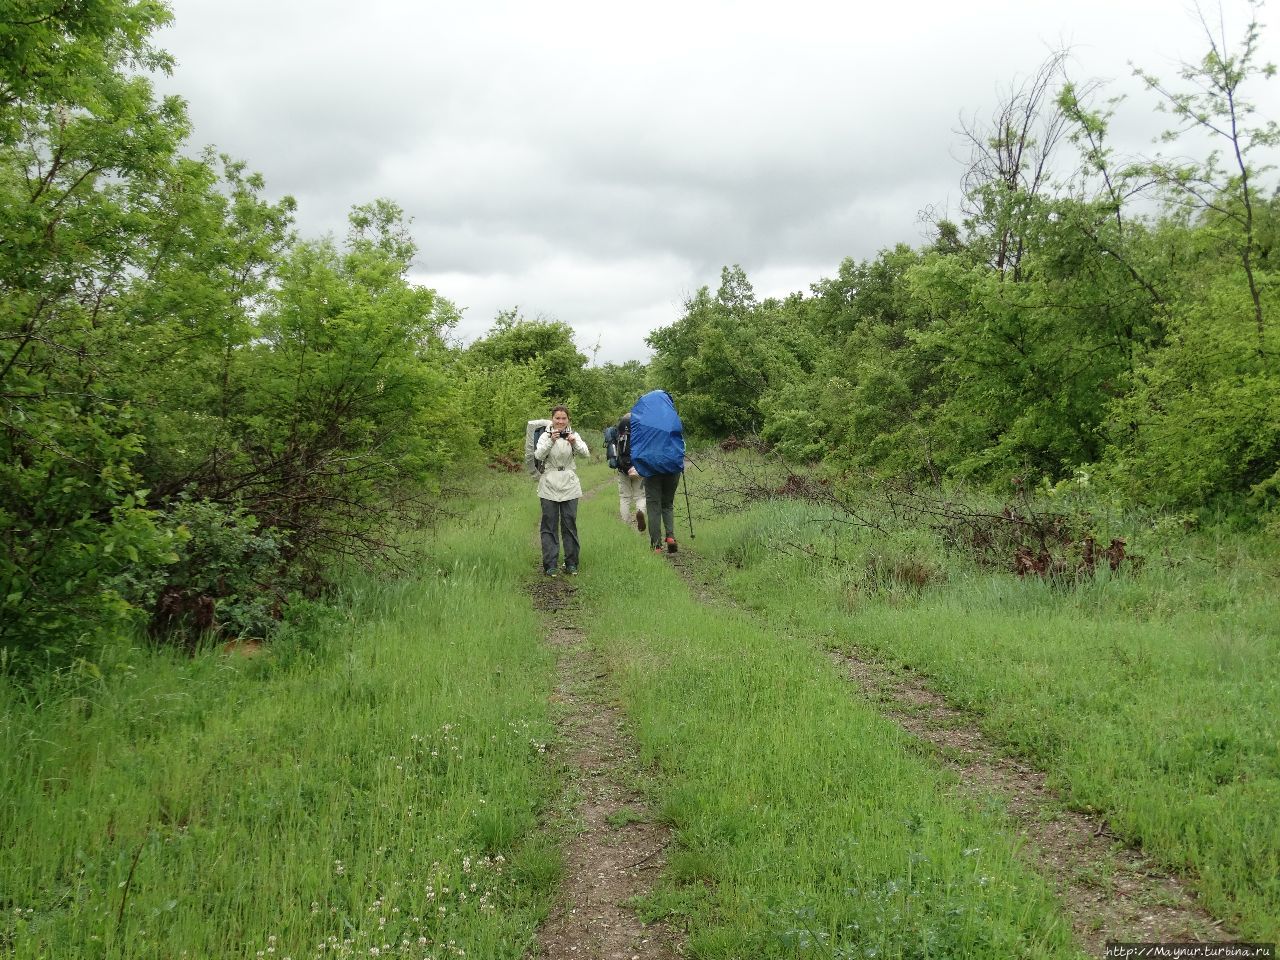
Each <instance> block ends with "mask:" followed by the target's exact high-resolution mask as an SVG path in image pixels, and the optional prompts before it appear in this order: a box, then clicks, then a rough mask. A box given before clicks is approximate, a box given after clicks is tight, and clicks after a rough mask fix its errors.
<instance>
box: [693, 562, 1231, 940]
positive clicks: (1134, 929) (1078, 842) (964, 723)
mask: <svg viewBox="0 0 1280 960" xmlns="http://www.w3.org/2000/svg"><path fill="white" fill-rule="evenodd" d="M672 559H673V560H675V561H676V563H675V566H676V568H677V569H678V570H679V571H680V574H681V575H682V576H683V577H684V578H685V581H686V582H687V583H688V584H689V585H690V587H691V588H692V589H693V591H694V593H695V595H696V596H697V597H698V599H699V600H700V601H701V602H704V603H713V604H729V605H731V606H733V607H734V608H735V609H741V610H744V611H746V608H745V607H742V605H740V604H738V603H736V602H735V601H734V600H733V599H732V598H730V597H729V596H728V595H727V594H726V593H725V592H724V591H723V590H721V589H718V588H717V587H716V586H714V585H713V584H712V583H711V582H710V581H709V580H708V579H706V578H705V577H703V576H701V575H700V573H699V571H698V568H697V561H696V559H695V558H693V557H691V556H690V554H689V552H688V551H687V550H686V551H684V552H682V553H681V554H678V555H677V556H676V557H673V558H672ZM746 612H748V613H749V615H751V616H755V617H756V618H757V619H761V618H760V616H759V614H757V613H754V612H752V611H746ZM827 654H828V656H829V657H830V659H831V661H832V663H833V664H834V665H835V667H836V668H837V669H838V670H839V671H841V672H842V673H844V674H845V675H846V676H848V678H849V679H850V680H851V681H852V682H853V683H854V684H856V685H857V687H858V688H859V691H860V692H861V693H862V695H864V696H866V697H867V698H869V699H870V700H871V701H872V702H873V703H876V704H877V706H878V707H879V709H880V711H881V712H882V713H883V714H884V715H885V716H886V717H888V718H889V719H891V720H893V721H894V722H896V723H897V724H898V725H899V726H901V727H902V728H903V729H904V730H906V731H907V732H908V733H910V734H912V735H913V736H914V737H916V738H917V739H918V740H920V741H922V742H924V743H925V744H928V745H929V748H930V750H931V751H932V752H933V753H934V755H935V756H937V757H938V758H939V759H940V760H941V761H942V762H943V763H945V764H946V765H947V766H949V767H950V768H951V769H952V770H953V771H954V772H955V774H956V776H957V779H958V781H959V785H960V787H961V789H963V790H964V791H966V792H967V793H969V794H970V795H971V796H977V797H984V796H994V797H996V798H998V799H999V801H1000V802H1001V804H1002V806H1003V807H1004V809H1005V812H1006V813H1007V815H1008V817H1009V818H1010V821H1011V822H1012V824H1013V826H1014V828H1015V829H1016V830H1017V832H1018V834H1019V836H1020V837H1021V838H1022V839H1023V840H1024V841H1025V842H1026V844H1027V846H1026V847H1025V848H1024V850H1025V853H1026V860H1027V863H1028V865H1029V866H1030V867H1032V868H1033V869H1035V870H1036V871H1037V872H1038V873H1040V874H1041V875H1042V876H1043V877H1045V878H1046V879H1047V880H1048V881H1049V882H1050V883H1051V884H1052V885H1053V887H1054V888H1055V890H1056V892H1057V894H1058V897H1059V899H1060V900H1061V902H1062V906H1063V909H1064V911H1065V913H1066V915H1067V918H1068V920H1069V922H1070V923H1071V927H1072V930H1073V932H1074V933H1075V935H1076V937H1077V938H1078V940H1079V941H1080V944H1081V946H1083V947H1084V948H1085V949H1086V950H1087V951H1088V952H1089V953H1091V954H1093V955H1095V956H1101V955H1102V954H1103V953H1104V951H1105V944H1106V942H1107V941H1108V940H1120V941H1140V942H1148V943H1151V942H1160V943H1174V942H1185V941H1192V942H1200V941H1225V940H1234V939H1238V938H1237V937H1236V936H1235V935H1234V934H1233V933H1232V932H1231V931H1230V930H1228V929H1227V928H1225V927H1224V925H1223V923H1222V922H1221V921H1218V920H1215V919H1214V918H1213V917H1212V916H1211V915H1210V914H1209V913H1207V912H1206V911H1205V910H1204V909H1203V908H1201V907H1200V906H1199V905H1198V904H1197V903H1196V900H1195V895H1194V893H1193V892H1192V891H1190V890H1189V889H1188V887H1187V886H1186V885H1185V884H1184V883H1182V882H1181V881H1180V880H1179V879H1178V878H1177V877H1175V876H1172V875H1171V874H1169V873H1168V872H1166V871H1163V870H1161V869H1160V868H1159V867H1158V866H1156V865H1155V864H1154V863H1153V862H1151V861H1150V860H1149V859H1147V858H1146V857H1145V856H1144V855H1143V853H1142V851H1141V850H1138V849H1134V848H1132V847H1130V846H1128V845H1126V844H1125V843H1123V842H1122V841H1120V840H1118V839H1117V838H1116V837H1114V836H1113V835H1112V834H1111V833H1110V832H1109V831H1108V830H1107V826H1106V821H1105V819H1103V818H1102V817H1098V816H1092V815H1089V814H1085V813H1080V812H1077V811H1072V810H1069V809H1067V807H1066V805H1065V804H1064V803H1063V801H1062V799H1061V798H1060V797H1059V796H1058V794H1057V793H1056V792H1055V791H1054V790H1053V789H1052V788H1050V787H1049V786H1048V783H1047V778H1046V777H1045V775H1044V773H1042V772H1041V771H1039V770H1036V769H1033V768H1031V767H1029V766H1027V765H1025V764H1023V763H1020V762H1018V761H1016V760H1013V759H1011V758H1009V757H1007V756H1004V755H1002V754H1001V753H1000V751H999V750H998V749H997V748H996V747H995V746H994V745H993V744H992V743H991V742H990V741H989V740H988V739H987V738H986V737H984V736H983V734H982V732H981V731H980V730H979V729H978V727H977V725H976V724H975V723H974V721H973V719H972V718H971V717H970V716H968V715H967V714H965V713H964V712H963V711H961V710H957V709H956V708H954V707H952V706H950V705H949V704H948V703H947V702H946V700H945V699H944V698H943V697H942V696H941V695H940V694H938V693H937V692H935V691H933V690H931V689H930V688H929V687H927V686H926V685H925V684H923V683H922V682H920V681H918V680H916V679H914V678H907V677H902V676H900V675H898V674H895V673H894V672H893V671H892V670H890V669H889V668H888V667H886V666H884V665H882V664H878V663H875V662H873V661H870V660H867V659H864V658H862V657H860V656H858V655H857V654H856V653H852V652H850V651H848V650H845V649H841V648H835V647H828V648H827Z"/></svg>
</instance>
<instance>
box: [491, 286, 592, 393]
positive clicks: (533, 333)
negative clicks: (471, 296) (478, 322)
mask: <svg viewBox="0 0 1280 960" xmlns="http://www.w3.org/2000/svg"><path fill="white" fill-rule="evenodd" d="M467 357H468V359H469V360H470V361H472V362H473V363H474V365H475V366H477V367H480V368H485V369H495V368H497V367H501V366H504V365H507V364H528V365H529V366H530V367H531V368H532V369H534V370H536V371H537V372H538V376H539V378H540V379H541V381H542V384H543V389H544V392H545V395H546V396H548V397H552V398H557V397H558V398H567V397H568V396H569V395H570V394H572V393H573V391H574V388H575V387H576V386H577V382H578V377H579V375H580V374H581V372H582V368H583V367H584V366H585V365H586V363H587V358H586V357H585V356H584V355H583V354H582V353H581V352H579V350H578V348H577V345H576V344H575V343H574V341H573V328H572V327H570V326H569V325H568V324H566V323H561V322H560V321H558V320H545V319H537V320H529V319H526V318H525V317H523V316H521V315H520V312H519V308H514V307H513V308H512V309H510V310H504V311H502V312H501V313H499V314H498V317H497V319H496V320H495V321H494V324H493V326H492V327H491V328H490V329H489V332H488V333H487V334H485V335H484V336H483V337H481V338H480V339H479V340H477V341H475V343H473V344H471V346H470V347H469V348H468V349H467Z"/></svg>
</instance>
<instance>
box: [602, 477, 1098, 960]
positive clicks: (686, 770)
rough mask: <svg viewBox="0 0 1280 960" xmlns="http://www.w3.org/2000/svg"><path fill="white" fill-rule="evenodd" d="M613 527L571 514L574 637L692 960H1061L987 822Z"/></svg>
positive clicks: (756, 634)
mask: <svg viewBox="0 0 1280 960" xmlns="http://www.w3.org/2000/svg"><path fill="white" fill-rule="evenodd" d="M616 510H617V507H616V501H615V500H614V499H613V496H612V490H611V488H606V489H605V490H604V491H603V492H602V495H601V496H599V497H597V498H596V499H595V500H593V501H591V502H588V503H586V504H584V506H583V509H582V511H581V518H580V527H581V529H582V531H583V568H582V569H583V573H582V575H581V576H580V577H579V581H578V584H579V587H580V590H579V597H580V602H581V603H582V605H583V607H584V612H583V615H582V616H581V617H580V618H579V623H580V624H582V625H583V626H584V627H585V628H586V629H587V630H588V631H589V638H590V641H591V642H592V643H593V645H594V646H596V647H597V648H598V649H599V651H600V652H601V654H602V656H603V657H604V658H605V660H606V662H607V663H608V664H609V666H610V669H611V672H612V675H613V682H614V683H615V684H616V690H617V694H618V696H619V699H620V702H621V703H622V705H623V707H624V709H625V711H626V713H627V716H628V717H629V720H630V723H631V725H632V729H633V732H634V734H635V736H636V738H637V740H638V742H639V744H640V747H641V751H642V753H641V756H642V761H643V762H644V763H646V764H648V765H649V767H650V769H651V770H652V771H653V776H652V778H651V780H650V782H649V791H650V794H651V802H652V803H653V805H654V807H655V809H656V810H657V811H658V812H659V814H660V816H661V817H662V818H663V819H664V820H666V821H667V822H669V823H670V824H671V825H672V826H673V827H674V829H675V831H676V840H675V843H674V845H673V847H672V849H671V850H669V851H668V853H669V869H668V871H667V874H666V876H665V878H664V881H663V883H662V885H661V887H660V889H659V890H658V891H657V892H656V893H655V894H654V895H653V896H652V897H650V898H649V899H648V900H647V902H646V911H647V913H648V914H649V915H650V916H665V917H667V918H668V919H670V920H672V921H674V922H676V923H677V924H681V925H683V926H685V927H686V929H687V931H688V937H689V952H690V954H691V955H692V956H695V957H700V958H741V957H751V958H769V957H793V956H812V957H830V958H846V957H866V956H879V957H955V956H973V957H1013V956H1022V957H1064V956H1074V955H1076V950H1075V947H1074V946H1073V943H1072V937H1071V934H1070V931H1069V929H1068V928H1067V925H1066V923H1065V921H1064V919H1063V917H1062V915H1061V913H1060V911H1059V909H1058V906H1057V904H1056V903H1055V901H1054V899H1053V897H1052V896H1051V895H1050V894H1049V892H1048V891H1047V889H1046V885H1045V883H1044V882H1043V881H1042V879H1041V878H1039V877H1038V876H1036V875H1035V874H1034V873H1032V872H1031V871H1029V870H1028V869H1026V868H1025V867H1024V866H1023V865H1022V864H1021V862H1020V861H1019V860H1018V858H1017V857H1016V855H1015V851H1014V849H1013V847H1012V845H1011V841H1010V840H1009V839H1008V837H1009V835H1008V833H1007V832H1006V831H1005V830H1004V829H1003V824H1002V822H1001V814H1000V813H999V812H998V811H994V810H989V809H983V808H981V807H980V806H978V805H977V804H976V803H974V802H970V801H967V800H965V799H961V798H959V797H958V795H957V794H956V793H955V791H954V790H953V786H954V784H953V781H952V778H951V777H950V775H949V774H947V773H945V772H943V771H941V770H940V769H939V768H938V767H937V766H936V765H934V764H932V763H931V762H929V761H928V760H927V759H923V758H921V757H920V756H919V755H918V753H917V751H915V750H914V749H913V748H912V745H911V742H910V740H909V738H907V737H906V736H905V735H904V734H903V733H901V732H900V731H899V730H898V729H897V728H896V727H895V726H894V725H893V724H891V723H889V722H888V721H886V720H884V719H883V718H882V717H881V716H880V715H879V714H877V713H876V711H875V710H874V709H873V708H872V707H871V706H870V705H869V704H867V703H865V702H864V701H862V700H861V699H859V698H858V697H857V696H855V695H853V694H852V692H851V690H850V688H849V685H848V683H847V682H846V681H844V680H842V679H841V677H840V676H839V675H838V674H837V672H836V671H835V669H834V668H833V667H832V666H831V664H830V663H829V661H828V660H827V659H826V657H825V656H824V655H823V654H822V653H821V652H820V651H819V650H818V648H817V646H816V645H815V644H814V643H813V642H812V640H811V638H809V637H807V636H804V635H801V634H796V633H792V632H790V631H786V630H765V629H762V628H761V627H760V625H759V624H758V622H757V621H756V620H755V618H753V617H751V616H748V615H746V614H743V613H740V612H735V611H733V610H731V609H728V608H725V607H716V606H709V605H707V604H705V603H701V602H699V601H698V600H697V599H696V598H694V597H693V596H691V595H690V592H689V589H688V588H687V587H686V586H685V584H684V583H683V582H682V581H681V580H680V578H679V577H678V575H677V573H676V572H675V570H674V569H672V568H671V566H670V565H669V564H668V562H667V561H666V559H665V558H664V557H660V556H654V555H653V554H652V553H650V552H649V551H648V550H647V540H646V538H644V537H642V536H640V535H637V534H636V533H635V532H634V531H633V530H631V529H629V528H627V527H625V526H624V525H622V524H621V523H619V522H618V520H617V517H616ZM701 537H702V534H701V533H700V534H699V540H698V541H697V543H698V544H701V542H702V540H701ZM687 546H688V545H687V544H686V547H687Z"/></svg>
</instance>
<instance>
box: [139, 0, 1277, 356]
mask: <svg viewBox="0 0 1280 960" xmlns="http://www.w3.org/2000/svg"><path fill="white" fill-rule="evenodd" d="M171 5H172V8H173V12H174V17H175V22H174V24H173V26H172V27H170V28H168V29H166V30H165V31H163V32H162V33H161V34H160V35H159V37H158V42H159V44H160V45H161V46H162V47H164V48H165V49H167V50H169V51H170V52H172V53H173V54H174V55H175V56H176V57H177V60H178V67H177V70H176V72H175V74H174V76H173V78H172V79H169V80H166V81H164V83H163V84H161V87H162V89H164V90H166V91H173V92H177V93H180V94H181V95H183V96H184V97H185V98H186V99H187V100H188V102H189V104H190V108H191V116H192V119H193V121H194V123H195V136H194V140H195V141H196V143H197V144H206V143H211V144H214V145H215V146H216V147H217V148H218V149H219V150H222V151H225V152H227V153H230V154H231V155H233V156H235V157H239V158H241V159H244V160H246V161H248V163H249V165H250V167H251V168H252V169H255V170H258V171H260V172H261V173H262V174H263V175H264V176H265V177H266V180H267V192H268V194H269V195H270V196H272V197H276V196H280V195H283V194H292V195H293V196H294V197H296V198H297V200H298V204H299V211H298V223H299V227H300V229H301V230H302V231H303V233H304V234H306V235H313V236H314V235H320V234H322V233H325V232H332V233H334V234H336V235H338V236H342V235H343V234H344V233H345V217H346V212H347V210H348V209H349V208H350V207H351V206H352V205H353V204H357V203H364V202H367V201H369V200H372V199H374V198H376V197H388V198H390V199H392V200H394V201H396V202H397V203H399V204H400V205H401V206H402V207H404V209H405V211H406V212H407V214H408V215H409V216H410V217H411V218H412V219H413V232H414V235H415V237H416V239H417V241H418V244H419V247H420V253H419V266H418V269H417V271H416V272H415V274H414V278H415V279H416V280H418V281H420V282H422V283H424V284H426V285H428V286H430V287H433V288H435V289H436V290H437V291H439V292H440V293H441V294H442V295H443V296H445V297H447V298H449V299H450V300H452V301H453V302H454V303H456V304H457V305H458V306H460V307H462V308H463V309H464V314H463V317H464V319H463V321H462V324H461V325H460V327H459V329H458V331H457V333H458V334H459V336H460V337H461V338H462V339H464V340H470V339H474V338H475V337H476V336H479V335H481V334H483V332H484V331H485V330H486V329H488V327H489V326H490V325H491V324H492V322H493V318H494V315H495V313H496V312H497V311H498V310H500V309H505V308H510V307H514V306H518V307H519V308H520V311H521V312H522V313H523V314H524V315H525V316H528V317H538V316H543V317H548V318H554V319H558V320H563V321H565V322H566V323H568V324H570V325H571V326H572V327H573V328H574V329H575V331H576V332H577V338H578V344H579V346H580V347H581V348H583V349H584V350H586V351H588V352H590V351H591V349H592V348H593V347H594V346H595V345H596V344H597V343H598V344H599V353H598V359H599V360H600V361H601V362H604V361H609V360H612V361H623V360H629V359H641V360H643V359H647V357H648V350H647V348H646V347H645V344H644V338H645V335H646V334H647V333H648V332H649V331H650V330H652V329H654V328H656V327H659V326H664V325H666V324H669V323H671V322H673V321H674V320H676V319H677V318H678V317H679V316H680V313H681V310H682V303H683V300H684V298H685V297H686V296H687V295H688V294H690V293H692V292H693V291H694V290H695V289H697V288H698V287H700V286H702V285H704V284H706V285H710V286H711V287H712V289H713V290H714V289H715V287H716V286H717V285H718V282H719V274H720V268H721V267H722V266H724V265H726V264H733V263H739V264H741V265H742V266H743V268H744V269H745V270H746V271H747V275H748V277H749V278H750V279H751V281H752V284H753V285H754V286H755V289H756V292H757V294H758V295H760V296H766V295H776V296H781V295H785V294H787V293H789V292H791V291H795V290H807V289H808V287H809V284H811V283H813V282H814V281H816V280H819V279H821V278H822V277H828V276H832V275H833V274H834V273H835V271H836V269H837V268H838V266H839V264H840V261H841V260H843V259H844V258H845V257H848V256H852V257H855V258H858V259H861V258H865V257H870V256H874V255H875V253H876V251H877V250H879V249H881V248H882V247H885V246H888V245H892V244H894V243H897V242H906V243H910V244H913V245H914V244H919V243H921V242H922V241H923V240H924V239H926V235H927V228H926V226H925V225H924V224H923V223H922V222H921V219H920V214H921V211H922V210H924V209H925V208H932V209H934V210H935V211H937V212H939V213H941V214H943V215H946V214H948V213H949V214H950V215H951V216H952V217H953V218H958V203H959V181H960V176H961V173H962V163H961V161H962V160H963V159H964V158H965V156H967V151H966V150H965V148H964V145H963V141H962V138H961V136H960V135H959V134H958V133H957V132H956V131H957V130H958V129H959V127H960V124H961V119H962V118H969V119H972V118H973V117H975V116H976V117H977V118H979V119H981V118H983V117H984V116H989V115H990V112H991V111H992V109H993V108H994V107H995V105H996V104H997V103H998V102H999V101H1000V99H1001V97H1002V95H1004V94H1006V93H1007V92H1008V90H1009V89H1010V87H1011V86H1012V85H1013V84H1015V83H1016V82H1018V81H1019V80H1021V79H1025V78H1026V77H1027V75H1028V74H1030V73H1032V72H1034V71H1035V69H1036V68H1037V67H1038V66H1039V65H1040V64H1041V63H1042V62H1043V61H1044V60H1045V58H1046V57H1047V56H1048V54H1049V52H1050V50H1051V49H1054V48H1058V47H1063V46H1066V47H1069V48H1070V49H1071V50H1072V53H1073V58H1072V63H1071V67H1070V70H1071V73H1072V75H1073V76H1074V77H1077V78H1079V79H1081V80H1086V79H1091V78H1092V79H1103V80H1107V81H1109V86H1108V89H1109V90H1110V91H1111V92H1113V93H1117V94H1118V93H1127V94H1128V95H1129V100H1128V101H1127V104H1126V105H1125V106H1123V107H1122V108H1121V110H1120V112H1119V114H1118V116H1117V119H1116V120H1115V121H1114V127H1113V135H1114V137H1115V138H1116V139H1117V140H1118V141H1119V142H1120V143H1121V145H1123V146H1125V147H1127V148H1128V149H1131V150H1149V149H1153V148H1151V147H1150V145H1149V144H1150V139H1151V137H1152V136H1153V135H1154V134H1156V133H1157V132H1158V131H1159V130H1160V129H1162V124H1163V118H1161V117H1160V115H1158V114H1155V113H1154V112H1153V111H1154V105H1155V100H1154V99H1153V97H1152V96H1151V95H1150V94H1148V93H1146V92H1144V91H1143V90H1142V88H1141V85H1140V84H1139V83H1138V82H1136V81H1135V80H1134V79H1133V78H1132V77H1131V69H1130V66H1129V63H1130V61H1133V62H1135V63H1137V64H1139V65H1141V66H1142V67H1144V68H1146V69H1148V70H1151V71H1153V72H1156V73H1158V74H1160V75H1161V76H1164V77H1167V78H1169V79H1170V80H1173V79H1174V78H1175V74H1176V69H1177V64H1178V62H1179V61H1183V60H1198V59H1199V58H1200V57H1201V56H1202V55H1203V52H1204V50H1205V43H1204V35H1203V29H1202V28H1201V26H1200V25H1199V23H1198V21H1197V20H1196V19H1195V17H1194V7H1192V6H1191V5H1189V4H1186V3H1183V2H1181V0H1074V2H1071V3H1066V4H1063V3H1059V2H1056V0H1055V2H1041V0H1020V2H1018V0H968V2H965V3H960V2H957V0H937V2H935V0H902V2H896V3H895V2H892V0H890V2H878V3H876V4H874V5H873V4H859V3H852V2H848V0H845V2H842V3H837V2H834V0H832V2H812V0H786V2H779V0H771V2H755V0H751V2H743V0H733V2H728V0H726V2H706V0H683V2H680V3H668V2H665V0H649V2H648V3H645V4H628V5H622V4H603V3H600V2H598V0H595V2H577V0H573V2H562V0H543V2H540V3H534V2H528V0H525V2H490V0H451V2H449V3H441V2H437V0H412V2H411V0H363V2H359V3H353V2H350V0H341V2H337V0H305V2H303V0H266V2H264V0H171ZM1247 9H1248V8H1247V6H1246V4H1245V3H1244V2H1243V0H1224V7H1223V14H1224V18H1225V23H1226V29H1227V34H1228V36H1229V38H1230V39H1231V40H1232V42H1233V43H1234V42H1235V41H1236V40H1237V39H1238V38H1239V37H1240V36H1241V35H1242V32H1243V28H1244V25H1245V23H1246V22H1247ZM1268 14H1270V15H1271V17H1272V18H1273V19H1276V21H1277V27H1276V29H1274V30H1264V36H1263V44H1262V47H1263V53H1264V59H1266V60H1270V61H1273V62H1274V61H1280V7H1277V8H1276V9H1274V10H1271V11H1264V13H1263V16H1262V20H1263V21H1264V22H1266V21H1267V19H1268V16H1267V15H1268ZM1214 17H1215V18H1216V17H1217V9H1216V8H1214ZM1253 95H1254V99H1255V100H1256V101H1257V102H1258V103H1259V105H1260V107H1261V109H1262V112H1263V113H1264V114H1266V115H1267V116H1268V117H1271V118H1280V109H1277V106H1280V81H1276V80H1273V81H1271V82H1270V83H1261V84H1260V85H1258V86H1257V87H1255V88H1254V90H1253Z"/></svg>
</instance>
